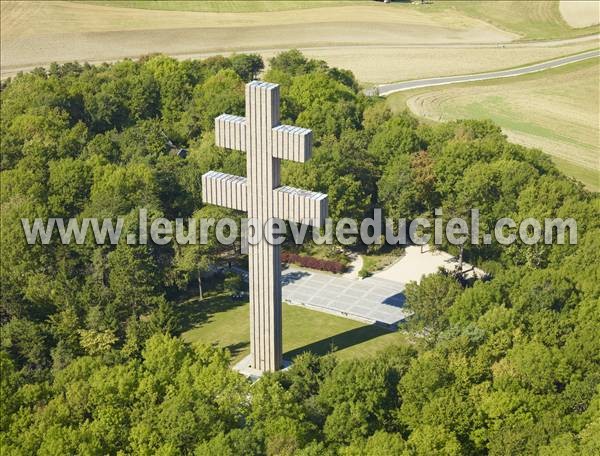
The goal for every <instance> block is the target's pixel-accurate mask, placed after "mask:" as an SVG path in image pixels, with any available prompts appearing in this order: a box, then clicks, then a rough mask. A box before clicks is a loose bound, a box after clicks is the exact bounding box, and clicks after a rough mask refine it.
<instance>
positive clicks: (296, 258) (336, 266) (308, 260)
mask: <svg viewBox="0 0 600 456" xmlns="http://www.w3.org/2000/svg"><path fill="white" fill-rule="evenodd" d="M281 261H283V262H284V263H294V264H297V265H298V266H302V267H305V268H310V269H318V270H319V271H327V272H334V273H337V274H339V273H340V272H343V271H344V267H345V266H344V265H343V264H342V263H340V262H339V261H332V260H322V259H320V258H315V257H311V256H303V255H298V254H297V253H290V252H281Z"/></svg>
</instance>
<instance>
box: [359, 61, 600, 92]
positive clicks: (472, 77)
mask: <svg viewBox="0 0 600 456" xmlns="http://www.w3.org/2000/svg"><path fill="white" fill-rule="evenodd" d="M596 57H600V49H595V50H593V51H587V52H583V53H581V54H577V55H570V56H568V57H561V58H558V59H553V60H548V61H547V62H542V63H536V64H535V65H527V66H524V67H519V68H512V69H509V70H500V71H491V72H489V73H480V74H468V75H462V76H448V77H441V78H429V79H415V80H412V81H404V82H394V83H391V84H381V85H379V86H377V87H375V88H374V89H368V90H367V91H366V93H367V95H381V96H386V95H390V94H392V93H395V92H402V91H404V90H412V89H419V88H422V87H433V86H439V85H446V84H457V83H460V82H472V81H486V80H488V79H498V78H510V77H514V76H522V75H524V74H530V73H536V72H538V71H543V70H549V69H550V68H556V67H559V66H562V65H568V64H570V63H575V62H580V61H582V60H587V59H593V58H596Z"/></svg>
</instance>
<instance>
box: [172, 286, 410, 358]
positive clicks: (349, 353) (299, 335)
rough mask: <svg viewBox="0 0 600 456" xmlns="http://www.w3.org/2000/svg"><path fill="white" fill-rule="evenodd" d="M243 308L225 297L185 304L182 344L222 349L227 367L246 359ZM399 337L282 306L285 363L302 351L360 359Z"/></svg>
mask: <svg viewBox="0 0 600 456" xmlns="http://www.w3.org/2000/svg"><path fill="white" fill-rule="evenodd" d="M248 308H249V305H248V303H243V302H234V301H232V300H231V299H230V298H229V297H228V296H227V295H219V296H213V297H210V298H207V299H205V300H204V301H201V302H199V301H197V300H191V301H188V302H186V303H183V304H181V305H180V310H181V311H182V314H183V315H184V326H186V327H187V328H188V329H187V330H186V331H184V332H183V334H182V337H183V339H184V340H185V341H186V342H192V343H193V342H203V343H211V344H217V345H220V346H222V347H226V348H227V349H229V351H230V352H231V354H232V358H233V361H234V362H235V361H238V360H240V359H241V358H243V357H244V356H245V355H247V354H248V353H249V350H250V338H249V334H250V331H249V321H248V315H249V309H248ZM405 337H406V336H405V335H404V334H403V333H401V332H389V331H387V330H386V329H383V328H381V327H378V326H375V325H367V324H363V323H360V322H357V321H354V320H348V319H346V318H341V317H336V316H334V315H329V314H325V313H321V312H315V311H312V310H308V309H306V308H303V307H298V306H292V305H288V304H284V305H283V350H284V357H285V358H286V359H293V358H294V357H295V356H297V355H299V354H300V353H302V352H304V351H311V352H313V353H315V354H318V355H324V354H327V353H329V352H331V351H334V353H335V356H336V357H338V358H339V359H348V358H360V357H366V356H369V355H371V354H373V353H376V352H378V351H380V350H382V349H384V348H386V347H388V346H390V345H394V344H402V343H407V342H406V338H405Z"/></svg>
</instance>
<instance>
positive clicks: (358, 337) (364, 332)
mask: <svg viewBox="0 0 600 456" xmlns="http://www.w3.org/2000/svg"><path fill="white" fill-rule="evenodd" d="M389 333H390V331H389V330H388V329H385V328H383V327H381V326H378V325H369V326H361V327H359V328H354V329H350V330H348V331H344V332H342V333H339V334H336V335H334V336H332V337H327V338H325V339H321V340H319V341H317V342H313V343H311V344H308V345H304V346H303V347H299V348H295V349H294V350H290V351H288V352H286V353H284V354H283V358H284V359H288V360H293V359H294V358H295V357H296V356H298V355H300V354H301V353H304V352H311V353H313V354H315V355H326V354H328V353H331V352H335V351H337V350H343V349H344V348H348V347H352V346H354V345H358V344H361V343H363V342H366V341H368V340H371V339H375V338H377V337H379V336H383V335H385V334H389Z"/></svg>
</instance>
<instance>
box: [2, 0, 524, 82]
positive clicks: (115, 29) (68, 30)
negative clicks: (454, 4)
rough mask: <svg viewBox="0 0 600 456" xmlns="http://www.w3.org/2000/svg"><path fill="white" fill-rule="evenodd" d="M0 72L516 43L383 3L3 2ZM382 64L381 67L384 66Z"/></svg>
mask: <svg viewBox="0 0 600 456" xmlns="http://www.w3.org/2000/svg"><path fill="white" fill-rule="evenodd" d="M1 5H2V6H1V8H2V9H1V14H0V16H1V25H2V27H1V38H2V55H1V57H2V73H3V76H8V75H10V74H14V73H15V72H17V71H19V70H29V69H31V68H32V67H35V66H39V65H47V64H49V63H50V62H53V61H58V62H66V61H73V60H78V61H91V62H99V61H110V60H116V59H121V58H124V57H133V58H135V57H139V56H140V55H143V54H148V53H151V52H163V53H167V54H171V55H178V56H198V55H204V54H207V53H226V52H234V51H248V50H270V49H274V48H276V49H282V50H283V49H289V48H293V47H297V48H314V47H327V48H331V47H338V46H339V47H341V48H342V49H343V48H344V47H346V46H356V45H375V46H388V45H390V44H391V43H394V44H405V45H410V44H412V43H414V42H415V40H418V42H419V43H422V44H429V45H437V44H467V43H498V42H507V41H510V40H512V39H513V38H516V35H513V34H511V33H508V32H504V31H501V30H499V29H497V28H495V27H494V26H491V25H489V24H486V23H485V22H482V21H479V20H477V19H473V18H469V17H465V16H463V15H461V14H459V13H452V12H450V13H448V12H441V13H423V12H421V11H419V10H418V9H415V8H387V9H386V10H385V14H382V8H385V7H386V5H383V4H374V3H372V2H370V4H362V3H361V4H359V5H356V6H354V5H351V6H336V7H320V8H310V9H299V10H293V11H289V10H286V11H272V12H248V13H244V14H239V13H214V12H194V11H191V12H190V11H155V10H143V9H129V8H118V7H106V6H98V5H89V4H84V3H72V2H58V1H57V2H10V3H7V2H2V4H1ZM379 64H380V65H381V66H382V67H383V66H384V62H383V61H380V62H379Z"/></svg>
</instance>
